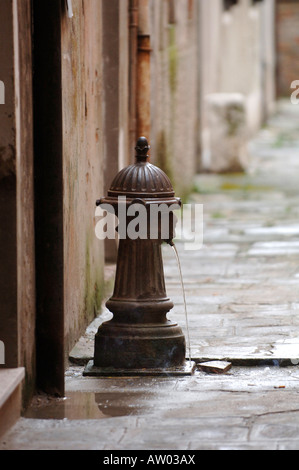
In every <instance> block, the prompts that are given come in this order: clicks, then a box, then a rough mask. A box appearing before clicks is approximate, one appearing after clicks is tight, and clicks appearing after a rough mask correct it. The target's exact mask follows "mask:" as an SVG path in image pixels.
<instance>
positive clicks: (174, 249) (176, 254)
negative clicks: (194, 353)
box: [171, 244, 191, 363]
mask: <svg viewBox="0 0 299 470" xmlns="http://www.w3.org/2000/svg"><path fill="white" fill-rule="evenodd" d="M171 247H172V249H173V251H174V253H175V257H176V260H177V264H178V268H179V274H180V279H181V286H182V292H183V300H184V307H185V318H186V330H187V341H188V350H189V361H190V363H191V343H190V333H189V321H188V311H187V302H186V292H185V286H184V280H183V273H182V266H181V261H180V257H179V253H178V250H177V247H176V246H175V244H173V245H171Z"/></svg>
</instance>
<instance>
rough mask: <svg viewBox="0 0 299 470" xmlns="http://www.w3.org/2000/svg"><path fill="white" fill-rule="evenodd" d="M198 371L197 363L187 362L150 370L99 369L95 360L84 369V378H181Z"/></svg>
mask: <svg viewBox="0 0 299 470" xmlns="http://www.w3.org/2000/svg"><path fill="white" fill-rule="evenodd" d="M195 370H196V363H195V362H193V361H191V362H190V361H189V360H188V361H187V360H186V361H185V363H184V364H182V365H181V366H178V367H168V368H157V369H155V368H149V369H146V368H144V369H116V368H114V367H97V366H95V365H94V362H93V360H92V361H89V362H88V364H87V366H86V367H85V369H84V372H83V376H84V377H150V376H153V377H157V376H159V377H179V376H191V375H193V374H194V372H195Z"/></svg>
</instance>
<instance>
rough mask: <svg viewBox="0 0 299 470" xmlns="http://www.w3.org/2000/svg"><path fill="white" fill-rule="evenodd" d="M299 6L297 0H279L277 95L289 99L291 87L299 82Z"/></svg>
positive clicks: (277, 17)
mask: <svg viewBox="0 0 299 470" xmlns="http://www.w3.org/2000/svg"><path fill="white" fill-rule="evenodd" d="M298 22H299V4H298V2H297V1H295V0H277V15H276V24H277V60H278V64H277V65H278V67H277V71H278V73H277V93H278V95H279V96H283V97H289V96H290V94H291V93H292V91H293V90H290V85H291V83H292V82H293V81H294V80H299V72H298V58H299V52H298V51H299V31H298Z"/></svg>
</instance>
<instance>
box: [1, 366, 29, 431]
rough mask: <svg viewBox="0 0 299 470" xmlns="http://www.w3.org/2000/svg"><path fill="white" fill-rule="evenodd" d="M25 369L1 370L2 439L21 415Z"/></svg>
mask: <svg viewBox="0 0 299 470" xmlns="http://www.w3.org/2000/svg"><path fill="white" fill-rule="evenodd" d="M24 377H25V369H24V368H23V367H19V368H17V369H0V437H1V436H3V434H4V433H5V432H6V431H8V429H9V428H10V427H11V426H13V425H14V424H15V423H16V421H17V420H18V419H19V417H20V415H21V406H22V405H21V402H22V400H21V384H22V380H23V379H24Z"/></svg>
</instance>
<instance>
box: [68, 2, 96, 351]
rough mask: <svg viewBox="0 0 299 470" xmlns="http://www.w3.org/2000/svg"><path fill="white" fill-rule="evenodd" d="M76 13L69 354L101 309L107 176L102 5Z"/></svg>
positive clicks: (71, 26) (72, 29) (71, 65)
mask: <svg viewBox="0 0 299 470" xmlns="http://www.w3.org/2000/svg"><path fill="white" fill-rule="evenodd" d="M73 10H74V17H73V18H72V19H69V18H68V17H67V16H66V15H65V16H64V17H63V23H62V99H63V167H64V239H65V242H64V260H65V261H64V270H65V272H64V278H65V281H64V284H65V285H64V294H65V296H64V304H65V350H66V352H68V351H69V350H70V349H71V347H72V346H73V344H74V342H75V341H76V340H77V339H78V337H79V336H80V334H82V331H83V329H84V328H85V327H86V326H87V325H88V323H90V322H91V321H92V320H93V318H94V316H95V315H96V314H97V312H98V310H99V309H100V307H101V301H102V288H103V268H104V247H103V244H102V243H101V242H100V241H99V240H98V239H97V238H96V236H95V231H94V229H95V221H94V214H95V201H96V200H97V199H98V198H99V197H100V196H101V195H102V193H103V174H104V158H103V155H104V147H103V96H102V90H103V85H102V81H103V77H102V67H103V64H102V37H101V24H102V23H101V22H102V2H101V1H100V0H74V1H73Z"/></svg>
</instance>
